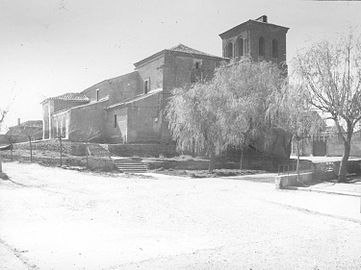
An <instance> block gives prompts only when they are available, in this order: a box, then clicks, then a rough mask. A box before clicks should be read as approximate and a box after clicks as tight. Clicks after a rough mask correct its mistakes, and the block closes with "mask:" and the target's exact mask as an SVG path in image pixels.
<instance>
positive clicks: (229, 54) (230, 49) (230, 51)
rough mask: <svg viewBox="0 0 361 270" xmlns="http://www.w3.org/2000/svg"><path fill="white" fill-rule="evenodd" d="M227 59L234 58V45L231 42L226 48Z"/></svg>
mask: <svg viewBox="0 0 361 270" xmlns="http://www.w3.org/2000/svg"><path fill="white" fill-rule="evenodd" d="M226 57H228V58H232V57H233V43H232V42H230V43H228V44H227V47H226Z"/></svg>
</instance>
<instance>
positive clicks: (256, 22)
mask: <svg viewBox="0 0 361 270" xmlns="http://www.w3.org/2000/svg"><path fill="white" fill-rule="evenodd" d="M252 24H259V25H268V26H272V27H275V28H279V29H283V30H285V31H288V30H289V28H288V27H285V26H281V25H277V24H273V23H269V22H261V21H259V20H257V19H256V20H252V19H250V20H248V21H245V22H243V23H241V24H239V25H237V26H235V27H232V28H231V29H228V30H227V31H225V32H223V33H221V34H219V36H220V37H221V38H222V39H223V38H224V37H225V36H227V34H228V33H230V32H232V31H234V30H237V29H242V28H243V27H245V26H247V25H252Z"/></svg>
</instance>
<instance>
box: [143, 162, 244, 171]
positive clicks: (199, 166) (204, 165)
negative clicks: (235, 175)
mask: <svg viewBox="0 0 361 270" xmlns="http://www.w3.org/2000/svg"><path fill="white" fill-rule="evenodd" d="M144 163H146V164H147V165H148V168H149V169H151V170H155V169H160V168H163V169H173V170H208V167H209V161H208V160H159V161H158V160H156V161H147V160H145V161H144ZM214 168H215V169H239V163H238V162H216V163H215V165H214Z"/></svg>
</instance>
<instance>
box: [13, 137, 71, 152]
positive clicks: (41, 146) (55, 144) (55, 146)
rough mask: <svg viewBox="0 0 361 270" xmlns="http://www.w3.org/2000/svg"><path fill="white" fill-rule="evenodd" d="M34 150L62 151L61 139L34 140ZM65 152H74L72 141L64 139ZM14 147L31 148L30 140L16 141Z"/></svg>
mask: <svg viewBox="0 0 361 270" xmlns="http://www.w3.org/2000/svg"><path fill="white" fill-rule="evenodd" d="M31 144H32V148H33V150H41V151H53V152H59V151H60V143H59V140H41V141H32V142H31ZM62 148H63V152H64V153H67V154H71V153H72V142H69V141H62ZM14 149H21V150H30V144H29V142H23V143H14Z"/></svg>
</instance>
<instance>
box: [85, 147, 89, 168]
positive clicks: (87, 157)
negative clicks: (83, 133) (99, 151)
mask: <svg viewBox="0 0 361 270" xmlns="http://www.w3.org/2000/svg"><path fill="white" fill-rule="evenodd" d="M85 156H86V168H87V169H89V148H88V143H86V144H85Z"/></svg>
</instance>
